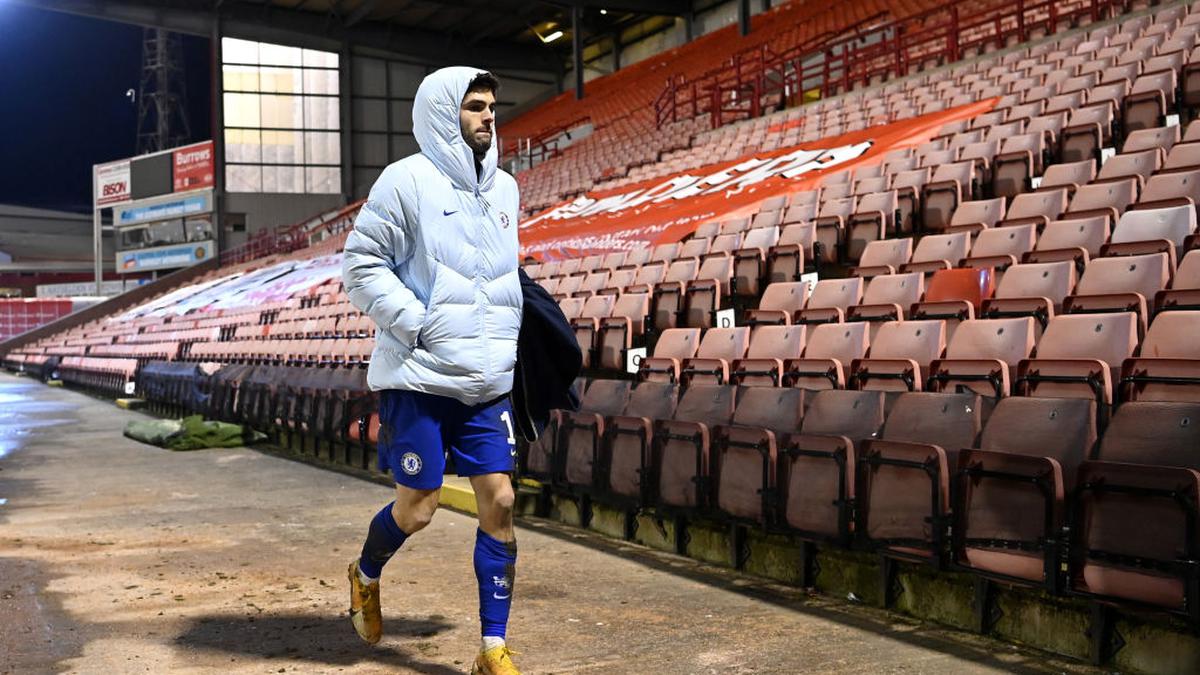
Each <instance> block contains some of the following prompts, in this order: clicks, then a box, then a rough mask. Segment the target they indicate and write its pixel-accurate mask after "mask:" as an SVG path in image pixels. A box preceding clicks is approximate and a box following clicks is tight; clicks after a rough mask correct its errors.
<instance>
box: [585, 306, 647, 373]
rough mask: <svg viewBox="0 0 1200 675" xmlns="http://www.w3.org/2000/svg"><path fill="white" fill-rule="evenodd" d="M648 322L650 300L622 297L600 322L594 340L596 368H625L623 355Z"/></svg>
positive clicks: (643, 331) (640, 334)
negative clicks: (597, 333) (597, 365)
mask: <svg viewBox="0 0 1200 675" xmlns="http://www.w3.org/2000/svg"><path fill="white" fill-rule="evenodd" d="M649 322H650V296H649V294H646V293H625V294H622V295H621V296H620V297H618V298H617V301H616V302H615V303H614V304H613V308H612V313H611V314H610V315H609V316H607V317H604V318H601V319H600V328H599V331H600V333H599V335H597V337H596V351H597V353H596V359H597V360H598V362H599V367H601V368H609V369H624V368H625V352H626V350H628V349H630V348H631V347H633V345H634V342H635V340H641V338H642V336H643V335H644V334H645V332H646V327H647V325H648V324H649Z"/></svg>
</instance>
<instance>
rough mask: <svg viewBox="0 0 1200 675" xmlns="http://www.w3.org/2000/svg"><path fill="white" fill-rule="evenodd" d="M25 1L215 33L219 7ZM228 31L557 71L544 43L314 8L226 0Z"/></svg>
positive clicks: (439, 60)
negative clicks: (339, 16)
mask: <svg viewBox="0 0 1200 675" xmlns="http://www.w3.org/2000/svg"><path fill="white" fill-rule="evenodd" d="M15 1H16V2H18V3H20V4H25V5H29V6H31V7H38V8H41V9H49V10H52V11H57V12H65V13H68V14H77V15H80V16H88V17H92V18H96V19H105V20H108V21H117V22H120V23H130V24H135V25H139V26H149V27H154V28H164V29H166V30H171V31H175V32H178V33H187V34H190V35H199V36H201V37H212V20H213V10H212V9H211V7H212V5H211V3H209V2H195V1H188V0H163V1H160V2H151V1H149V0H107V1H105V2H98V1H96V0H15ZM217 11H219V13H220V17H221V26H222V29H223V31H222V32H223V35H226V36H230V37H239V38H244V39H248V40H262V41H265V42H282V43H284V44H294V45H301V46H305V47H309V48H313V49H323V50H327V51H339V50H340V49H341V45H342V44H343V43H344V42H349V43H351V44H353V45H355V46H360V47H366V48H371V49H379V50H383V51H386V52H391V53H393V54H397V55H403V56H405V57H408V58H410V59H413V60H417V61H421V62H423V63H428V64H430V65H442V64H446V63H452V62H457V61H459V60H461V59H462V55H463V54H470V55H471V57H472V60H473V61H474V62H475V63H478V64H480V65H481V66H484V67H487V68H495V69H499V70H502V69H514V70H527V71H530V70H532V71H545V72H554V60H555V58H556V57H555V56H554V55H553V53H550V52H549V51H548V50H545V49H542V48H540V47H539V46H530V45H521V44H514V43H505V42H495V41H481V42H479V43H477V44H475V45H469V44H468V43H467V41H465V40H461V39H454V38H450V37H448V36H446V35H445V34H443V33H435V32H431V31H425V30H419V29H415V28H405V27H400V26H396V25H392V26H384V25H381V24H378V23H375V22H367V21H360V22H359V23H358V24H357V25H354V26H352V27H349V28H347V27H345V26H344V25H341V24H339V23H336V22H329V21H327V20H326V17H324V16H322V15H320V14H314V13H311V12H295V11H291V10H287V9H284V8H282V7H279V8H275V9H274V11H272V12H271V14H270V16H269V18H267V17H263V16H262V14H261V10H259V9H258V8H256V7H254V6H250V5H242V4H240V3H226V4H224V5H223V6H222V7H221V8H220V9H219V10H217Z"/></svg>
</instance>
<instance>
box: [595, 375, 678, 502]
mask: <svg viewBox="0 0 1200 675" xmlns="http://www.w3.org/2000/svg"><path fill="white" fill-rule="evenodd" d="M678 399H679V391H678V388H677V387H676V386H675V385H674V384H671V383H667V382H639V383H638V384H637V386H635V387H634V388H633V390H632V391H631V392H630V393H629V400H628V401H627V402H626V404H625V411H624V412H623V413H622V414H621V415H615V416H611V417H608V418H606V419H605V421H604V424H605V430H606V431H607V435H606V438H605V439H604V441H603V451H604V462H603V469H602V471H603V473H602V475H603V476H604V478H605V480H604V492H605V493H606V495H605V496H606V498H607V499H609V500H611V501H613V502H615V503H616V504H619V505H622V506H626V507H630V508H637V507H640V506H642V505H643V504H644V503H645V497H646V492H647V490H648V488H649V484H648V483H647V479H648V477H649V476H648V473H647V470H648V469H649V468H650V466H651V450H652V445H653V442H654V421H655V420H660V419H670V418H671V417H672V416H673V415H674V414H675V406H676V404H677V403H678Z"/></svg>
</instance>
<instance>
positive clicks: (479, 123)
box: [458, 90, 496, 155]
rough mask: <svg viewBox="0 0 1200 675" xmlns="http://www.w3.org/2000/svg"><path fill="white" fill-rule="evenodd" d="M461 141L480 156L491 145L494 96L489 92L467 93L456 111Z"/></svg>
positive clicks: (494, 114) (494, 117)
mask: <svg viewBox="0 0 1200 675" xmlns="http://www.w3.org/2000/svg"><path fill="white" fill-rule="evenodd" d="M458 121H459V125H460V126H461V127H462V136H463V140H464V141H466V142H467V145H469V146H471V149H472V150H474V151H475V154H477V155H482V154H484V153H486V152H487V151H488V148H489V147H491V145H492V134H493V133H494V132H495V126H496V95H495V94H494V93H492V92H490V91H486V90H485V91H469V92H467V95H466V97H464V98H463V102H462V106H461V107H460V108H459V109H458Z"/></svg>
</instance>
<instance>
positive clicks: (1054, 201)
mask: <svg viewBox="0 0 1200 675" xmlns="http://www.w3.org/2000/svg"><path fill="white" fill-rule="evenodd" d="M1066 208H1067V189H1066V188H1065V187H1060V188H1056V189H1046V188H1045V186H1043V187H1042V188H1041V189H1039V190H1038V191H1037V192H1030V193H1026V194H1020V195H1017V196H1016V197H1013V200H1012V203H1011V204H1009V206H1008V213H1007V214H1006V215H1005V217H1004V221H1003V222H1001V223H1000V224H1001V225H1002V226H1003V225H1019V224H1026V223H1033V224H1034V225H1036V226H1037V228H1038V229H1039V230H1041V229H1042V228H1043V227H1045V225H1046V223H1048V222H1050V221H1052V220H1056V219H1057V218H1058V216H1059V214H1061V213H1062V212H1063V211H1064V210H1066Z"/></svg>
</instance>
